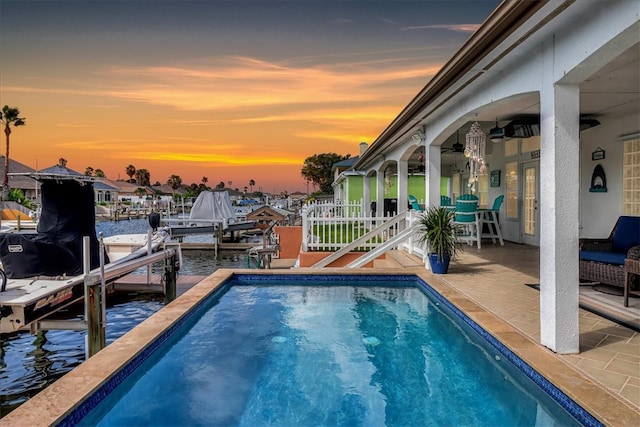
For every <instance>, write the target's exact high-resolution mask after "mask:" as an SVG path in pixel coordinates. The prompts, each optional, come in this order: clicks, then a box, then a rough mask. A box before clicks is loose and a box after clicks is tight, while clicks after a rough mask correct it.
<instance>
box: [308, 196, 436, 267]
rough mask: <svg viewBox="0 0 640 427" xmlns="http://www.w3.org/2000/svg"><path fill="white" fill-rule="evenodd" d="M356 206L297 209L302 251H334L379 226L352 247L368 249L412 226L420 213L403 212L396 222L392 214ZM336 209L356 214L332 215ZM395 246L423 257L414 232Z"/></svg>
mask: <svg viewBox="0 0 640 427" xmlns="http://www.w3.org/2000/svg"><path fill="white" fill-rule="evenodd" d="M358 208H361V205H357V204H352V205H339V204H336V203H319V204H310V205H307V206H305V207H303V209H302V211H301V215H302V251H304V252H310V251H324V252H336V251H338V250H340V249H342V248H345V247H347V246H349V245H350V244H351V243H352V242H353V241H354V240H356V239H358V238H360V237H362V236H364V235H365V234H366V233H368V232H370V231H372V230H374V229H375V228H376V227H378V228H379V229H381V231H380V233H379V234H376V235H375V236H374V237H372V238H371V239H369V240H367V241H365V242H362V243H358V245H357V248H354V249H352V250H357V251H371V250H373V249H375V248H377V247H378V246H380V245H382V244H384V243H385V242H387V241H388V240H389V239H391V238H393V237H394V236H396V235H398V234H400V233H401V232H402V231H403V230H405V229H407V228H410V227H412V225H413V224H414V223H415V221H417V219H418V216H419V215H420V213H419V212H416V211H415V210H413V209H409V210H407V211H406V212H404V214H403V215H404V218H402V221H398V220H397V218H396V216H395V214H394V215H389V216H383V217H377V216H375V212H366V211H364V210H358ZM340 212H347V213H348V212H355V213H356V214H355V215H342V216H339V215H336V213H340ZM387 222H388V223H389V226H388V227H385V226H384V224H385V223H387ZM351 246H353V245H351ZM394 247H395V246H394ZM397 247H398V248H400V249H403V250H406V251H407V252H408V253H410V254H413V255H417V256H419V257H421V258H422V259H423V260H424V261H426V259H427V257H426V248H425V247H424V246H423V245H421V244H420V243H419V239H418V237H417V236H416V235H415V234H409V235H408V236H407V238H406V240H404V241H403V242H400V243H399V244H398V246H397ZM350 249H351V248H350ZM425 265H426V263H425Z"/></svg>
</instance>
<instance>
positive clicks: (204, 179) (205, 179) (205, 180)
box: [202, 176, 209, 186]
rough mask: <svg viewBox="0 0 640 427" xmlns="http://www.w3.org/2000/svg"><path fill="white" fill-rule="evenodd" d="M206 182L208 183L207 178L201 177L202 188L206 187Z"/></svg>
mask: <svg viewBox="0 0 640 427" xmlns="http://www.w3.org/2000/svg"><path fill="white" fill-rule="evenodd" d="M207 182H209V178H207V177H206V176H203V177H202V184H203V185H204V186H206V185H207Z"/></svg>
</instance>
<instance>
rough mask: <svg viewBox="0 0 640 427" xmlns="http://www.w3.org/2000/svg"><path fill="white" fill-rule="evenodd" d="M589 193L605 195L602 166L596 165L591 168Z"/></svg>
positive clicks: (605, 182)
mask: <svg viewBox="0 0 640 427" xmlns="http://www.w3.org/2000/svg"><path fill="white" fill-rule="evenodd" d="M589 192H590V193H606V192H607V177H606V176H605V175H604V169H603V168H602V165H596V167H595V168H593V174H591V188H589Z"/></svg>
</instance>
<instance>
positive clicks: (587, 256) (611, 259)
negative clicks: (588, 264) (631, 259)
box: [580, 251, 627, 265]
mask: <svg viewBox="0 0 640 427" xmlns="http://www.w3.org/2000/svg"><path fill="white" fill-rule="evenodd" d="M626 257H627V253H626V252H625V253H622V252H608V251H580V260H582V261H595V262H601V263H604V264H614V265H624V259H625V258H626Z"/></svg>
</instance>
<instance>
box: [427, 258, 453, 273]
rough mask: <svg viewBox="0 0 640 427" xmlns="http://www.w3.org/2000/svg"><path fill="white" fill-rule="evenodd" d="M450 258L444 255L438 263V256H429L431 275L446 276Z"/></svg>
mask: <svg viewBox="0 0 640 427" xmlns="http://www.w3.org/2000/svg"><path fill="white" fill-rule="evenodd" d="M450 261H451V257H450V256H449V255H445V256H443V257H442V259H441V260H440V261H438V254H429V264H430V265H431V272H432V273H433V274H447V271H448V270H449V262H450Z"/></svg>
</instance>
